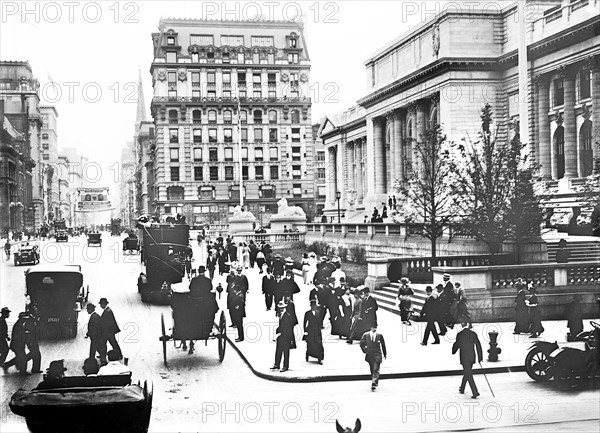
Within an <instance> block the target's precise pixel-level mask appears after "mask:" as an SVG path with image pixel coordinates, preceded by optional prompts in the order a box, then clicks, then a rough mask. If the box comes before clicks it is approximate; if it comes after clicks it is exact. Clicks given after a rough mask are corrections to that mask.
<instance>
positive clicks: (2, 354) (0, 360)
mask: <svg viewBox="0 0 600 433" xmlns="http://www.w3.org/2000/svg"><path fill="white" fill-rule="evenodd" d="M9 317H10V309H9V308H8V307H3V308H2V310H1V313H0V364H4V361H6V357H7V356H8V353H9V352H10V349H9V347H8V341H10V337H9V336H8V325H7V324H6V319H8V318H9Z"/></svg>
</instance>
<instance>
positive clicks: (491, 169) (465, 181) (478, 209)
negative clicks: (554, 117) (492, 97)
mask: <svg viewBox="0 0 600 433" xmlns="http://www.w3.org/2000/svg"><path fill="white" fill-rule="evenodd" d="M492 123H493V117H492V108H491V106H490V105H489V104H486V105H485V106H484V107H483V108H482V110H481V129H480V131H479V133H478V139H477V140H476V141H471V140H470V139H469V140H463V143H461V144H459V145H458V146H457V148H458V152H459V154H460V156H461V157H460V159H459V160H458V161H459V162H457V164H456V167H455V169H456V171H457V173H458V177H457V185H456V187H457V191H458V193H459V194H460V196H461V209H462V212H463V214H462V216H463V223H464V224H465V226H466V227H467V230H468V231H469V232H470V234H471V235H473V236H474V237H475V238H476V239H478V240H480V241H482V242H485V244H486V245H487V246H488V248H489V250H490V252H491V253H492V254H495V253H497V252H498V251H499V250H500V245H501V244H502V242H504V241H505V240H506V239H507V237H509V236H510V235H511V232H512V230H511V224H512V222H511V220H510V218H507V216H508V215H509V214H510V208H511V204H512V203H511V199H512V197H513V195H514V188H515V184H516V175H517V173H518V167H519V166H520V165H522V164H524V162H525V161H523V160H522V157H521V146H520V143H519V142H518V141H516V140H513V141H512V142H511V143H510V144H509V145H506V143H501V142H500V140H498V133H497V128H496V129H495V130H494V131H492V129H491V126H492Z"/></svg>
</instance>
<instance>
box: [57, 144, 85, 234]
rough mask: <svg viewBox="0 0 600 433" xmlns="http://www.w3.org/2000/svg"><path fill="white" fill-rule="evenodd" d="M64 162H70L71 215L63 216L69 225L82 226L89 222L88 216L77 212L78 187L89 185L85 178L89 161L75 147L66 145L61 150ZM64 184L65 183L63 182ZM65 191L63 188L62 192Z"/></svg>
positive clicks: (69, 193)
mask: <svg viewBox="0 0 600 433" xmlns="http://www.w3.org/2000/svg"><path fill="white" fill-rule="evenodd" d="M60 155H61V157H60V158H62V160H63V162H66V163H68V166H67V181H68V190H67V193H68V197H69V200H68V203H69V209H70V210H69V216H68V217H67V216H66V215H65V214H64V210H63V218H65V219H67V221H68V224H69V226H71V227H80V226H86V225H87V224H88V222H91V220H90V221H88V219H89V218H88V217H87V215H86V214H85V213H83V212H77V200H78V197H77V188H82V187H85V186H88V183H87V182H86V178H85V166H86V164H87V163H88V160H87V158H86V157H84V156H82V155H80V154H79V153H78V152H77V149H76V148H74V147H65V148H63V149H62V150H61V151H60ZM63 186H64V183H63ZM62 193H63V191H62V190H61V194H62Z"/></svg>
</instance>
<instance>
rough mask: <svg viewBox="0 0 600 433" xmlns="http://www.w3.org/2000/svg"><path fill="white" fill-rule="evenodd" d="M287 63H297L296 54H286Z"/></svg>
mask: <svg viewBox="0 0 600 433" xmlns="http://www.w3.org/2000/svg"><path fill="white" fill-rule="evenodd" d="M288 63H289V64H290V65H291V64H296V63H298V53H288Z"/></svg>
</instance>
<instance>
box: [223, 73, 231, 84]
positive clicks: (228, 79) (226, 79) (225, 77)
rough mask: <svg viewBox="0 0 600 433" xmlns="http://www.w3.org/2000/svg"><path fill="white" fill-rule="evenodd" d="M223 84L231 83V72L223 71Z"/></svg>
mask: <svg viewBox="0 0 600 433" xmlns="http://www.w3.org/2000/svg"><path fill="white" fill-rule="evenodd" d="M223 84H231V74H230V73H229V72H223Z"/></svg>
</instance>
